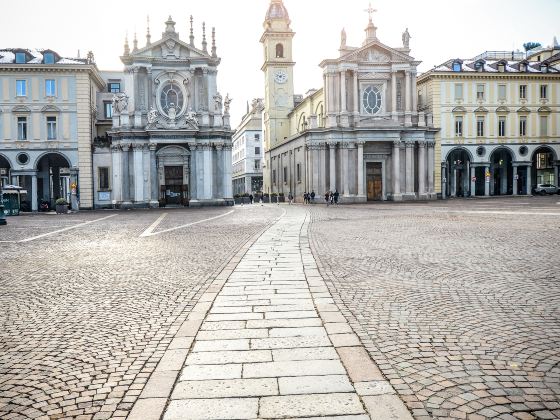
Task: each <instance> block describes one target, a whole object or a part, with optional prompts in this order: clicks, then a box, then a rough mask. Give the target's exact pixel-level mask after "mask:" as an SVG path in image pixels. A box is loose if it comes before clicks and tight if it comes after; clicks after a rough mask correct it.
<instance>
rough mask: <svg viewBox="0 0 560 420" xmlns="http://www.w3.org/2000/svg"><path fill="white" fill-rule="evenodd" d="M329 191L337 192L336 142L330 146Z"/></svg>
mask: <svg viewBox="0 0 560 420" xmlns="http://www.w3.org/2000/svg"><path fill="white" fill-rule="evenodd" d="M328 145H329V158H330V162H329V190H331V191H334V190H336V142H330V143H329V144H328Z"/></svg>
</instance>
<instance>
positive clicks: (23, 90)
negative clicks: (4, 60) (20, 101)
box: [16, 80, 27, 96]
mask: <svg viewBox="0 0 560 420" xmlns="http://www.w3.org/2000/svg"><path fill="white" fill-rule="evenodd" d="M16 96H27V80H16Z"/></svg>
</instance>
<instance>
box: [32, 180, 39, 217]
mask: <svg viewBox="0 0 560 420" xmlns="http://www.w3.org/2000/svg"><path fill="white" fill-rule="evenodd" d="M38 210H39V203H37V172H35V173H33V175H31V211H32V212H33V213H36V212H37V211H38Z"/></svg>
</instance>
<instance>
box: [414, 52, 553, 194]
mask: <svg viewBox="0 0 560 420" xmlns="http://www.w3.org/2000/svg"><path fill="white" fill-rule="evenodd" d="M418 102H419V110H420V111H423V112H426V113H430V114H432V115H433V118H434V126H435V127H437V128H439V129H440V130H439V132H438V133H437V134H436V146H435V149H436V150H435V154H436V161H437V162H439V163H440V165H436V168H435V169H436V175H435V177H436V180H437V182H436V184H437V188H436V191H437V192H438V194H441V196H442V197H450V196H451V197H457V196H465V197H466V196H484V195H486V196H488V195H517V194H531V191H532V189H533V188H534V187H535V185H536V184H546V183H551V184H557V183H558V166H559V161H558V158H559V156H560V107H559V103H560V71H559V70H558V69H556V68H555V67H554V66H553V65H551V64H550V63H549V62H547V61H546V60H545V61H540V62H534V61H527V60H525V59H524V57H523V54H522V53H512V52H507V53H501V52H487V53H484V54H481V55H480V56H478V57H476V58H474V59H469V60H460V59H455V60H449V61H447V62H445V63H444V64H442V65H441V66H438V67H436V68H434V69H433V70H430V71H429V72H427V73H424V74H422V75H421V76H420V77H419V78H418Z"/></svg>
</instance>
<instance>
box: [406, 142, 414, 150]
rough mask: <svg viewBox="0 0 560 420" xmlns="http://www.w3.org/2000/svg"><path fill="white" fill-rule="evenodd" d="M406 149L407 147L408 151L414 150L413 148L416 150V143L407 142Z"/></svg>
mask: <svg viewBox="0 0 560 420" xmlns="http://www.w3.org/2000/svg"><path fill="white" fill-rule="evenodd" d="M405 147H406V148H407V149H413V148H414V142H413V141H407V142H406V143H405Z"/></svg>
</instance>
